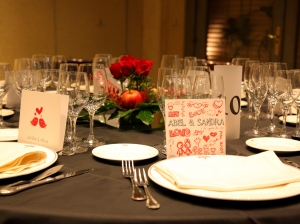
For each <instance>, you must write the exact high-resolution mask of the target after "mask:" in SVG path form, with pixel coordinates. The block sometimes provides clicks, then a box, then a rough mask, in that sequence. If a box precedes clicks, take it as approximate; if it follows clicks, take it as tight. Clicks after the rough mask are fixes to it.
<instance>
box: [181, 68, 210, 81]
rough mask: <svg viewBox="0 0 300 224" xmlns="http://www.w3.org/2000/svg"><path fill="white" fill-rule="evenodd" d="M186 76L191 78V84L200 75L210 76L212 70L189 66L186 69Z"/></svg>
mask: <svg viewBox="0 0 300 224" xmlns="http://www.w3.org/2000/svg"><path fill="white" fill-rule="evenodd" d="M184 75H185V76H187V77H189V78H190V80H191V83H194V82H195V79H196V77H197V76H198V75H207V76H210V68H209V67H208V66H187V67H185V69H184Z"/></svg>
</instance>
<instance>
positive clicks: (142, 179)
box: [134, 168, 160, 209]
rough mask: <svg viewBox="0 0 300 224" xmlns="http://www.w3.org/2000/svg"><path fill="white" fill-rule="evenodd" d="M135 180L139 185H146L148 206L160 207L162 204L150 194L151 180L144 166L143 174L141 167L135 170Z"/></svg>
mask: <svg viewBox="0 0 300 224" xmlns="http://www.w3.org/2000/svg"><path fill="white" fill-rule="evenodd" d="M134 181H135V182H136V184H137V185H138V186H141V187H144V190H145V193H146V196H147V200H146V206H147V208H150V209H158V208H159V207H160V204H159V203H158V202H157V201H156V200H155V199H154V198H153V196H152V195H151V194H150V191H149V189H148V186H149V182H148V178H147V175H146V172H145V169H144V168H143V174H142V173H141V169H138V170H137V171H136V170H134Z"/></svg>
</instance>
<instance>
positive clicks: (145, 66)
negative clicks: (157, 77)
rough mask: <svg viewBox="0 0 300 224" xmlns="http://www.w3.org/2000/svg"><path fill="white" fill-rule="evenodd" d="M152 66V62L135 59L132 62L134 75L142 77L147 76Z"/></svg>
mask: <svg viewBox="0 0 300 224" xmlns="http://www.w3.org/2000/svg"><path fill="white" fill-rule="evenodd" d="M153 64H154V62H153V61H148V60H140V59H136V60H135V61H134V67H135V72H136V74H137V75H141V76H144V77H146V76H148V75H149V72H150V70H151V67H152V65H153Z"/></svg>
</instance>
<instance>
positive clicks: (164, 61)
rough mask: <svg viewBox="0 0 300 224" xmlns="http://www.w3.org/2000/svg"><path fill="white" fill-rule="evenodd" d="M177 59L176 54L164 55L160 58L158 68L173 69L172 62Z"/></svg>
mask: <svg viewBox="0 0 300 224" xmlns="http://www.w3.org/2000/svg"><path fill="white" fill-rule="evenodd" d="M176 58H178V55H176V54H165V55H163V56H162V58H161V62H160V68H173V64H174V60H175V59H176Z"/></svg>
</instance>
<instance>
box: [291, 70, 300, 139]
mask: <svg viewBox="0 0 300 224" xmlns="http://www.w3.org/2000/svg"><path fill="white" fill-rule="evenodd" d="M291 72H293V73H294V75H293V79H292V82H293V83H295V85H296V86H300V69H292V70H291ZM299 91H300V90H299ZM294 105H295V106H296V108H297V115H296V117H297V118H296V129H295V131H294V132H292V134H291V135H292V136H291V137H292V138H295V139H298V140H299V139H300V97H298V98H297V99H296V100H295V102H294Z"/></svg>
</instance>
